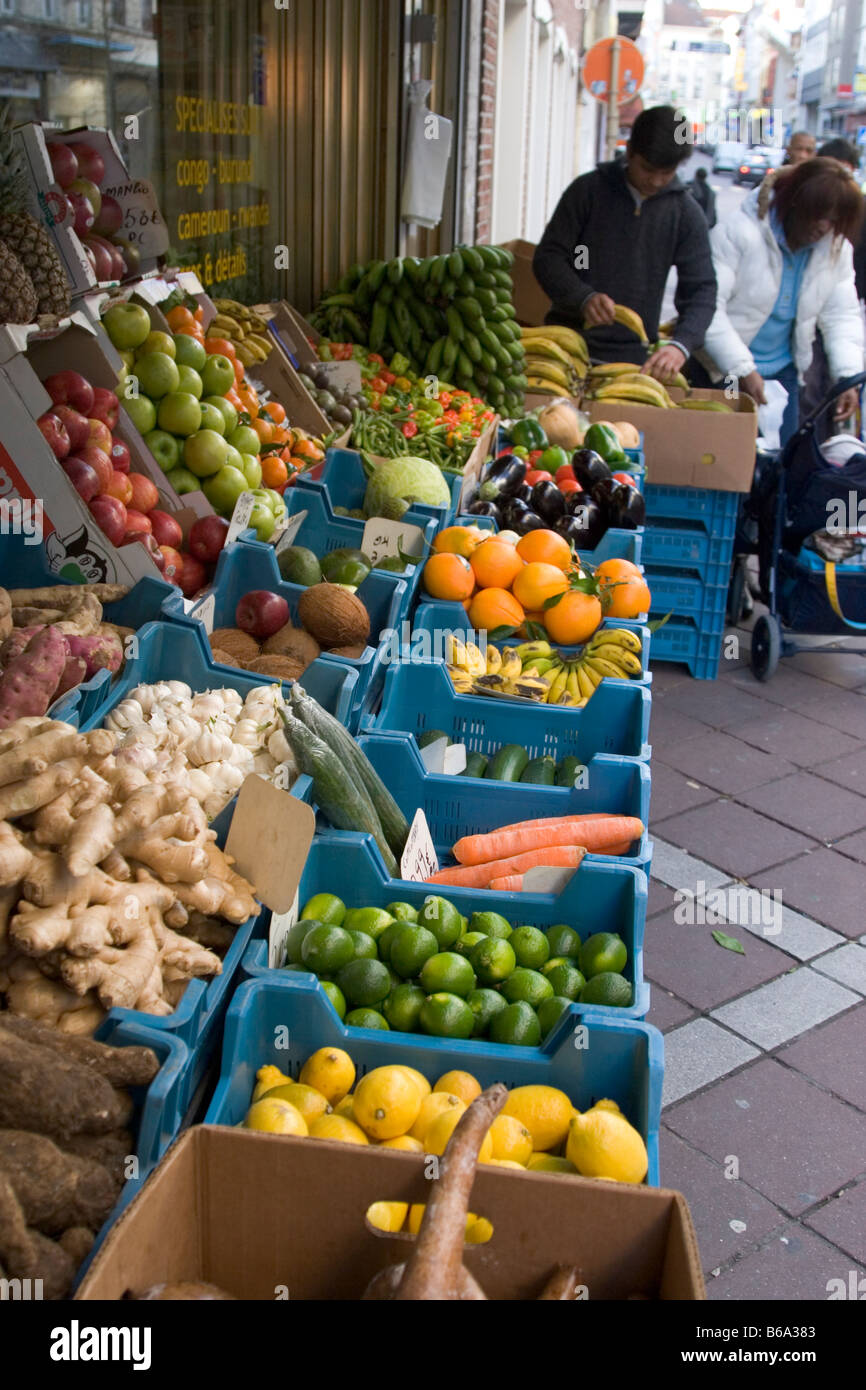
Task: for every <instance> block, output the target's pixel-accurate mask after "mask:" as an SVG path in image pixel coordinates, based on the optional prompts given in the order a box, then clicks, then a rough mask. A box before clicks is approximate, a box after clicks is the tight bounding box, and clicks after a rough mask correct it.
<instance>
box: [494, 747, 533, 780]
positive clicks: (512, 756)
mask: <svg viewBox="0 0 866 1390" xmlns="http://www.w3.org/2000/svg"><path fill="white" fill-rule="evenodd" d="M528 763H529V754H528V753H527V751H526V749H525V748H521V746H520V744H519V743H506V744H505V745H504V746H503V747H502V748H500V750H499V752H498V753H497V754H496V756H495V757H494V759H493V761H492V762H491V763H490V766H489V767H488V769H487V776H488V777H489V778H490V780H491V781H492V782H519V781H520V778H521V776H522V775H523V772H524V770H525V768H526V767H527V765H528Z"/></svg>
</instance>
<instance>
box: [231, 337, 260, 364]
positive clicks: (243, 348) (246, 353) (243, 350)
mask: <svg viewBox="0 0 866 1390" xmlns="http://www.w3.org/2000/svg"><path fill="white" fill-rule="evenodd" d="M232 341H233V343H234V345H235V352H236V354H237V358H238V361H239V362H243V364H244V366H245V367H254V366H255V365H256V363H257V362H258V358H257V357H256V355H255V353H254V352H253V351H252V349H251V348H248V347H247V345H246V343H239V342H238V341H237V339H234V338H233V339H232Z"/></svg>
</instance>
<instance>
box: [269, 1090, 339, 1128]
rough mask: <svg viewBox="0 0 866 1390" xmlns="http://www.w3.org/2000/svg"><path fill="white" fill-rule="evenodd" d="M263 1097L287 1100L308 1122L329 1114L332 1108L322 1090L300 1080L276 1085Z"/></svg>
mask: <svg viewBox="0 0 866 1390" xmlns="http://www.w3.org/2000/svg"><path fill="white" fill-rule="evenodd" d="M262 1099H265V1100H267V1099H270V1100H287V1101H288V1102H289V1105H293V1106H294V1107H295V1109H296V1110H299V1111H300V1113H301V1114H302V1115H303V1117H304V1119H305V1120H306V1122H307V1124H310V1122H311V1121H312V1120H315V1119H317V1118H318V1116H319V1115H325V1114H327V1112H328V1111H329V1110H330V1108H331V1107H330V1105H329V1104H328V1102H327V1101H326V1099H325V1097H324V1096H323V1095H322V1093H321V1091H314V1090H313V1088H312V1086H302V1085H301V1083H300V1082H299V1081H290V1082H289V1084H288V1085H287V1086H275V1087H274V1088H273V1089H272V1090H270V1091H268V1092H267V1095H266V1096H263V1097H262Z"/></svg>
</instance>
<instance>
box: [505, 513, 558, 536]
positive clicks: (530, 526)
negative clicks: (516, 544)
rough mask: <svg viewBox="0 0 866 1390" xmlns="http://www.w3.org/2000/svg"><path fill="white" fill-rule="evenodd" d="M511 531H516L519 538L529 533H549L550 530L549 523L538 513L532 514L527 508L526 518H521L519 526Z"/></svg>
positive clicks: (518, 522)
mask: <svg viewBox="0 0 866 1390" xmlns="http://www.w3.org/2000/svg"><path fill="white" fill-rule="evenodd" d="M511 529H512V530H513V531H516V532H517V534H518V535H519V536H525V535H526V533H527V531H547V530H548V529H549V528H548V525H547V522H546V521H545V520H544V519H543V518H542V517H540V516H539V515H538V513H537V512H531V511H530V510H529V508H528V507H527V509H526V514H525V516H523V517H521V518H519V519H518V521H517V524H516V525H515V526H513V527H512V528H511Z"/></svg>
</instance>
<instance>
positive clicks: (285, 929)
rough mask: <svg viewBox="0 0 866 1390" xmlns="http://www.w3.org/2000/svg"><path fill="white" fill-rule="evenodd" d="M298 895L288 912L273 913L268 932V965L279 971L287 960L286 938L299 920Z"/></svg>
mask: <svg viewBox="0 0 866 1390" xmlns="http://www.w3.org/2000/svg"><path fill="white" fill-rule="evenodd" d="M298 902H299V900H298V894H297V893H296V894H295V901H294V902H293V903H292V905H291V907H290V908H289V910H288V912H272V913H271V925H270V929H269V931H268V965H269V966H270V968H271V970H279V969H280V967H281V966H282V964H283V962H284V961H285V959H286V937H287V936H288V934H289V932H290V930H291V928H292V927H293V926H294V925H295V923H296V922H297V920H298Z"/></svg>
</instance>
